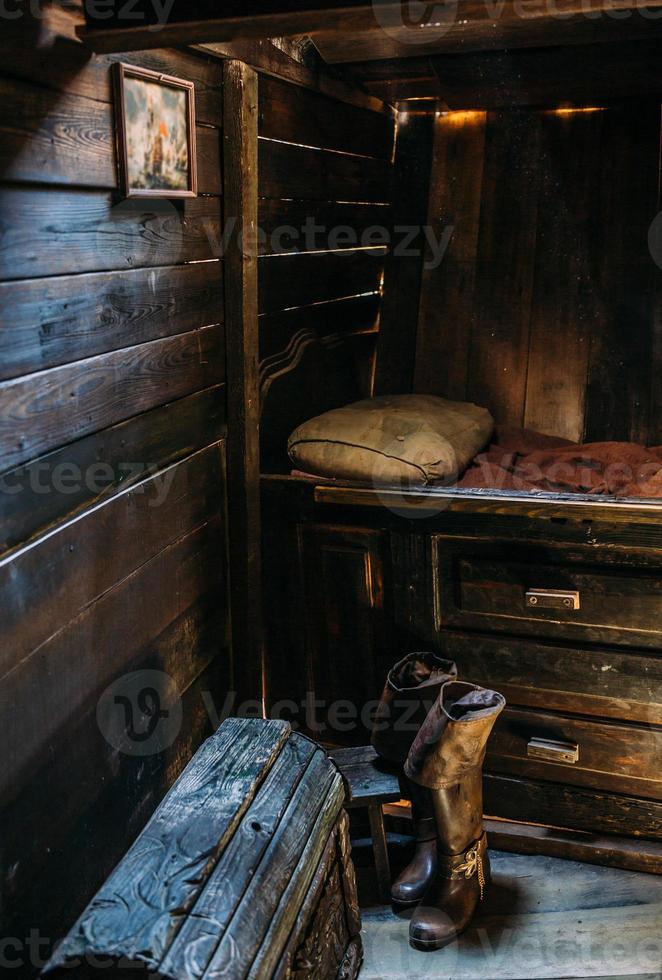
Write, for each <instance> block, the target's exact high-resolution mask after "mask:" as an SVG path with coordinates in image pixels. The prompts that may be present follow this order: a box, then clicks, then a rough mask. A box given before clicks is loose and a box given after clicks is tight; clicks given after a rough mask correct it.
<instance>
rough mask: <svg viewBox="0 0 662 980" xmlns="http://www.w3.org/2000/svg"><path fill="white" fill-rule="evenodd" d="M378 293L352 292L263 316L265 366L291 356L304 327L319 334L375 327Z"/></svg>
mask: <svg viewBox="0 0 662 980" xmlns="http://www.w3.org/2000/svg"><path fill="white" fill-rule="evenodd" d="M379 305H380V297H379V294H378V293H376V292H375V293H372V294H370V295H368V296H358V297H356V296H352V297H350V298H349V299H339V300H335V301H331V302H329V303H319V304H317V305H315V306H302V307H300V308H299V309H296V310H287V311H286V312H284V313H270V314H265V315H264V316H261V317H260V320H259V325H260V363H261V370H268V369H269V368H270V366H271V364H272V363H273V361H274V360H280V359H281V358H282V357H283V356H284V355H285V356H287V352H288V351H289V349H290V347H291V344H292V342H293V339H294V338H295V337H296V336H297V334H299V333H300V332H301V331H302V330H310V331H313V332H314V334H315V336H317V337H320V338H322V337H328V336H330V335H333V334H343V333H354V332H359V331H369V330H374V329H375V327H376V325H377V318H378V315H379Z"/></svg>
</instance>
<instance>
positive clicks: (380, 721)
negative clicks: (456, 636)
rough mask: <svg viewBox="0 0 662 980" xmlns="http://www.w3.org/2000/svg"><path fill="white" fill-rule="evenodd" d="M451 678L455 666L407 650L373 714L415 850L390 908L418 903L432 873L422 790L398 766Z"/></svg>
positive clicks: (431, 839) (377, 744)
mask: <svg viewBox="0 0 662 980" xmlns="http://www.w3.org/2000/svg"><path fill="white" fill-rule="evenodd" d="M456 676H457V667H456V666H455V664H454V663H453V662H452V661H450V660H444V659H442V658H441V657H438V656H437V655H436V654H435V653H410V654H409V655H408V656H406V657H405V658H404V659H403V660H400V661H399V662H398V663H397V664H396V665H395V667H393V669H392V670H390V671H389V674H388V676H387V678H386V685H385V687H384V691H383V693H382V697H381V700H380V702H379V706H378V708H377V711H376V713H375V721H374V725H373V734H372V744H373V746H374V748H375V749H376V750H377V752H378V753H379V755H380V756H381V757H382V758H383V759H385V760H386V761H387V762H389V763H391V764H392V765H393V766H394V767H396V768H397V770H398V772H399V774H400V778H401V784H402V790H403V795H404V796H405V797H407V798H408V799H411V801H412V816H413V819H414V829H415V832H416V851H415V853H414V857H413V859H412V861H411V863H410V864H409V865H408V866H407V867H406V868H405V870H404V871H403V872H402V873H401V874H400V875H399V877H398V878H397V880H396V881H395V882H394V884H393V887H392V890H391V899H392V901H393V905H394V906H395V908H396V909H398V910H400V909H406V908H410V907H411V906H413V905H416V904H417V903H418V902H420V900H421V898H422V897H423V895H424V894H425V892H426V890H427V888H428V886H429V884H430V882H431V881H432V880H433V878H434V874H435V871H436V853H437V840H436V837H437V835H436V825H435V820H434V813H433V810H432V800H431V798H430V794H429V792H428V790H427V789H424V788H422V787H421V786H418V785H417V784H415V783H410V782H409V781H408V780H406V779H404V777H403V775H402V767H403V765H404V762H405V760H406V758H407V755H408V753H409V750H410V748H411V745H412V742H413V741H414V739H415V738H416V735H417V734H418V732H419V729H420V727H421V725H422V724H423V722H424V721H425V719H426V717H427V715H428V712H429V711H430V709H431V708H432V706H433V705H434V704H435V703H436V701H437V699H438V697H439V694H440V692H441V690H442V689H443V687H444V685H445V684H447V683H448V681H449V680H452V679H453V678H455V677H456Z"/></svg>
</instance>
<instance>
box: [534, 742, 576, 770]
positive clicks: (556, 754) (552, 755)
mask: <svg viewBox="0 0 662 980" xmlns="http://www.w3.org/2000/svg"><path fill="white" fill-rule="evenodd" d="M526 754H527V755H528V757H529V759H544V760H545V761H546V762H569V763H570V764H571V765H574V764H575V762H579V746H578V745H577V743H576V742H555V741H554V740H553V739H551V738H532V739H531V741H530V742H529V744H528V745H527V747H526Z"/></svg>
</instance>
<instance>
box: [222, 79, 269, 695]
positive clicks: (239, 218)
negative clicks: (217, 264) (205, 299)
mask: <svg viewBox="0 0 662 980" xmlns="http://www.w3.org/2000/svg"><path fill="white" fill-rule="evenodd" d="M223 91H224V100H225V102H224V104H225V118H226V126H225V131H224V154H223V157H224V181H225V207H226V210H225V220H226V222H227V221H229V220H233V221H234V222H235V228H234V233H233V235H232V237H231V239H230V241H229V242H228V248H227V252H226V258H225V297H226V303H225V315H226V322H227V372H228V432H229V436H228V479H229V497H228V506H229V515H230V563H231V565H232V569H233V574H232V584H231V589H232V619H233V657H234V668H235V684H236V687H237V690H238V691H239V693H240V697H244V698H257V697H259V696H260V695H261V692H262V627H261V621H260V616H261V598H260V597H261V574H262V573H261V555H260V435H259V420H260V392H259V348H258V345H259V333H258V259H257V249H256V247H255V244H256V243H255V234H256V230H257V224H258V157H257V154H258V145H257V140H258V79H257V75H256V74H255V72H254V71H253V69H252V68H248V67H247V66H246V65H244V64H243V63H242V62H239V61H228V62H227V63H226V65H225V71H224V90H223Z"/></svg>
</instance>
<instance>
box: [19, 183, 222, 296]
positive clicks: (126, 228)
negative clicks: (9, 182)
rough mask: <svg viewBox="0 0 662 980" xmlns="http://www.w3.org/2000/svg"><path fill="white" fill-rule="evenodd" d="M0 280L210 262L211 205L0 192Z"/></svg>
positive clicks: (94, 194) (214, 226)
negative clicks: (0, 220)
mask: <svg viewBox="0 0 662 980" xmlns="http://www.w3.org/2000/svg"><path fill="white" fill-rule="evenodd" d="M0 210H1V211H2V216H3V222H2V224H1V225H0V279H27V278H32V277H38V276H56V275H67V274H70V273H81V272H99V271H103V270H115V269H117V270H119V269H124V270H126V269H137V268H141V267H150V268H151V267H154V266H161V265H163V266H167V265H176V264H178V263H181V262H200V261H206V260H209V259H218V258H220V256H221V254H222V233H221V213H220V211H221V209H220V204H219V201H218V199H217V198H205V197H200V198H194V199H190V200H186V201H180V202H177V203H175V202H173V201H165V200H163V201H159V200H152V201H141V200H130V201H117V200H116V198H115V197H114V196H113V194H111V193H105V192H103V191H89V190H73V189H72V190H67V191H64V190H55V189H49V188H45V187H42V188H34V189H30V190H25V189H23V188H20V189H19V188H14V187H11V188H10V187H6V186H5V187H0Z"/></svg>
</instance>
